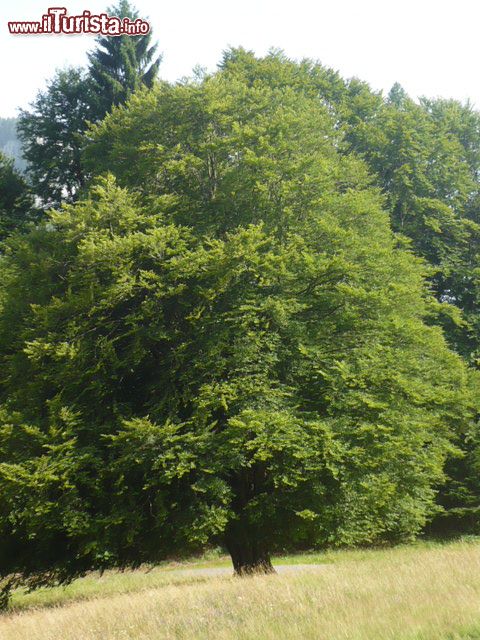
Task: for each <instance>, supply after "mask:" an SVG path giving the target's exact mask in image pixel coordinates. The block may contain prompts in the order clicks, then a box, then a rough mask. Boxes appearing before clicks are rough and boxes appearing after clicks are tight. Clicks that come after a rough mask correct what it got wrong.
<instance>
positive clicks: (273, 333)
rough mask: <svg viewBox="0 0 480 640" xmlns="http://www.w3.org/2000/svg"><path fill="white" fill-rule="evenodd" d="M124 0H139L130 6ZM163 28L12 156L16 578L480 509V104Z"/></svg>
mask: <svg viewBox="0 0 480 640" xmlns="http://www.w3.org/2000/svg"><path fill="white" fill-rule="evenodd" d="M120 9H121V10H122V11H123V12H127V11H130V12H131V11H133V9H131V7H129V5H128V4H127V3H126V2H122V3H121V5H120ZM150 38H151V34H149V35H148V36H146V37H141V38H138V39H133V38H130V39H129V38H127V37H122V38H112V39H103V41H101V42H99V43H98V48H97V49H96V50H95V51H94V52H93V53H92V54H91V56H90V66H89V67H88V68H87V69H70V70H65V71H62V72H59V73H58V74H57V76H56V77H55V78H54V79H53V80H52V82H51V83H50V85H49V87H48V88H47V89H46V91H44V92H42V93H41V94H40V95H39V97H38V99H37V101H36V102H35V103H34V105H33V106H32V108H31V109H30V110H25V111H23V112H22V114H21V116H20V121H19V131H20V135H21V138H22V140H23V145H24V149H25V157H26V159H27V160H28V162H29V171H28V173H27V176H26V178H23V177H21V176H19V175H18V174H17V173H16V171H15V169H14V168H13V166H12V164H11V163H10V162H9V161H6V160H5V159H4V160H2V162H1V164H0V221H1V234H2V249H1V257H0V269H1V271H2V275H1V278H0V280H1V285H0V288H1V293H0V376H1V389H0V402H1V407H0V417H1V421H0V425H1V426H0V492H1V497H2V499H1V504H0V540H1V544H0V574H1V576H3V586H4V591H3V593H4V600H5V601H6V599H7V597H8V593H9V591H10V590H11V589H12V588H13V587H14V586H15V585H17V584H27V585H28V586H30V587H35V586H38V585H41V584H53V583H55V582H65V581H68V580H70V579H71V578H72V577H75V576H77V575H81V574H82V573H84V572H85V571H87V570H89V569H92V568H100V569H105V568H108V567H126V566H138V565H140V564H142V563H145V562H155V561H158V560H160V559H163V558H165V557H169V556H173V555H180V554H186V553H192V552H195V551H198V550H201V549H202V548H204V547H205V546H206V545H208V544H221V545H223V546H224V547H225V548H226V549H227V550H228V552H229V553H230V555H231V557H232V560H233V564H234V567H235V569H236V571H237V572H238V573H244V572H249V571H252V570H258V569H261V570H263V571H269V570H271V564H270V554H271V553H272V552H274V551H278V550H285V549H296V548H297V549H298V548H310V547H320V546H325V545H358V544H373V543H376V544H377V543H384V542H390V543H391V542H397V541H402V540H409V539H412V538H413V537H414V536H416V535H418V534H420V533H421V532H422V531H429V532H436V533H439V534H442V535H445V534H447V533H448V534H452V533H455V534H460V533H478V532H479V528H480V521H479V507H480V482H479V474H478V471H479V464H480V457H479V455H480V441H479V438H480V436H479V433H478V411H479V405H480V388H479V374H478V367H479V358H480V307H479V302H480V300H479V294H480V266H479V248H480V244H479V242H480V234H479V232H480V210H479V204H480V198H479V196H480V193H479V187H480V183H479V171H480V115H479V113H478V112H477V111H475V110H474V109H473V108H472V107H471V106H470V105H469V104H462V103H459V102H457V101H454V100H442V99H421V100H419V101H414V100H412V99H410V98H409V97H408V95H407V94H406V93H405V92H404V91H403V89H402V88H401V87H400V86H398V85H395V86H394V87H393V88H392V90H391V91H390V93H389V94H388V95H387V96H383V95H382V94H381V93H378V92H375V91H372V89H371V88H370V87H369V86H368V85H367V84H366V83H364V82H361V81H359V80H357V79H351V80H344V79H343V78H341V77H340V75H339V74H338V73H336V72H334V71H332V70H330V69H328V68H325V67H323V66H322V65H321V64H319V63H316V62H312V61H308V60H305V61H301V62H294V61H292V60H289V59H288V58H287V57H286V56H285V55H284V54H283V53H281V52H278V51H272V52H271V53H270V54H268V55H267V56H265V57H262V58H258V57H256V56H255V55H254V54H252V53H250V52H248V51H245V50H243V49H231V50H229V51H227V52H226V53H225V54H224V56H223V58H222V60H221V61H220V64H219V66H218V69H217V71H215V72H214V73H206V72H201V71H199V72H198V73H196V74H195V75H194V76H193V77H192V78H190V79H185V80H182V81H179V82H176V83H167V82H164V81H161V80H159V79H155V77H156V75H157V69H158V65H159V63H160V59H159V58H158V57H157V58H155V55H156V54H155V50H154V47H152V44H151V40H150Z"/></svg>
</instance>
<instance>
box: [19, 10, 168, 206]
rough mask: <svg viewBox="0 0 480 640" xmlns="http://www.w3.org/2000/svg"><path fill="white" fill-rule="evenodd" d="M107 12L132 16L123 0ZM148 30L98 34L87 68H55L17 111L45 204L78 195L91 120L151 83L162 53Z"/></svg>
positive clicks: (25, 150) (34, 178)
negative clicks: (43, 87)
mask: <svg viewBox="0 0 480 640" xmlns="http://www.w3.org/2000/svg"><path fill="white" fill-rule="evenodd" d="M107 11H109V12H110V13H109V15H116V16H119V17H122V18H124V17H129V18H132V19H135V18H136V17H138V13H137V12H136V11H135V10H134V9H133V7H131V5H130V4H129V2H128V1H127V0H121V1H120V3H119V4H118V5H117V6H112V7H110V8H109V9H108V10H107ZM151 39H152V34H151V33H148V34H147V35H144V36H119V37H115V38H105V37H99V38H98V39H97V47H96V48H95V49H94V50H93V51H92V52H91V53H90V56H89V59H90V65H89V68H88V69H81V68H77V69H75V68H70V69H63V70H61V71H58V72H57V73H56V75H55V76H54V78H53V79H52V80H51V81H50V83H49V85H48V87H47V89H46V90H45V91H42V92H40V93H39V94H38V96H37V97H36V99H35V101H34V102H33V103H32V105H31V109H30V110H26V109H24V110H21V112H20V116H19V119H18V124H17V128H18V132H19V135H20V139H21V142H22V146H23V155H24V157H25V159H26V160H27V162H28V175H29V177H30V179H31V182H32V187H33V190H34V192H35V194H36V195H37V196H38V197H39V198H40V199H41V201H42V203H43V205H44V207H46V208H48V207H51V206H58V205H59V204H60V203H61V202H72V201H74V200H75V199H77V198H78V196H79V194H80V192H81V190H82V188H83V187H84V185H85V183H86V180H87V178H88V176H87V174H86V172H85V168H84V167H83V163H82V148H83V146H84V145H85V133H86V130H87V128H88V125H89V123H90V122H96V121H98V120H101V119H102V118H103V117H104V115H105V114H106V113H108V112H109V111H110V109H111V108H112V106H113V105H118V104H123V103H124V102H125V101H126V99H127V98H128V96H129V95H130V94H131V93H132V92H133V91H135V90H136V89H138V88H139V87H141V86H148V87H151V86H152V84H153V82H154V80H155V79H156V76H157V73H158V67H159V64H160V61H161V56H158V57H157V58H154V54H155V50H156V48H157V45H151Z"/></svg>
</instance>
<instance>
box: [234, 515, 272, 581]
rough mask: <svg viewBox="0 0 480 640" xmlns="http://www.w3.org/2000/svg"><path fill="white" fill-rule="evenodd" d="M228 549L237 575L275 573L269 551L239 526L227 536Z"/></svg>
mask: <svg viewBox="0 0 480 640" xmlns="http://www.w3.org/2000/svg"><path fill="white" fill-rule="evenodd" d="M225 543H226V547H227V550H228V553H229V554H230V557H231V558H232V563H233V568H234V571H235V575H237V576H246V575H252V574H262V573H263V574H267V573H275V569H274V568H273V566H272V562H271V560H270V554H269V552H268V550H267V549H266V548H265V547H264V546H263V545H262V544H261V543H260V542H258V541H257V540H256V539H255V536H249V535H248V532H247V531H246V530H244V529H243V530H242V529H241V528H240V527H239V526H236V527H232V528H231V529H230V531H229V532H228V533H227V536H226V540H225Z"/></svg>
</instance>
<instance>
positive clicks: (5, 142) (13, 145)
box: [0, 118, 27, 171]
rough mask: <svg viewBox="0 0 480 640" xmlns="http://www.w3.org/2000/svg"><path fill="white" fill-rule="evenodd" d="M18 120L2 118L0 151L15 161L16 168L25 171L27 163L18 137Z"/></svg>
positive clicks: (0, 122) (0, 119) (0, 124)
mask: <svg viewBox="0 0 480 640" xmlns="http://www.w3.org/2000/svg"><path fill="white" fill-rule="evenodd" d="M16 126H17V119H16V118H0V151H1V152H2V153H4V154H5V155H7V156H9V157H10V158H13V159H14V160H15V166H16V167H17V168H18V169H20V170H21V171H24V170H25V168H26V166H27V165H26V162H25V160H24V159H23V158H22V147H21V144H20V141H19V139H18V137H17V130H16Z"/></svg>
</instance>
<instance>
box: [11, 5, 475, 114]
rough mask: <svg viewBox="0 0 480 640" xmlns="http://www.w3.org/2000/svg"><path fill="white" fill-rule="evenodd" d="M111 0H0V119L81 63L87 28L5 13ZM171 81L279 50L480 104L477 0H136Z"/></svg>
mask: <svg viewBox="0 0 480 640" xmlns="http://www.w3.org/2000/svg"><path fill="white" fill-rule="evenodd" d="M109 4H111V2H109V0H106V2H105V1H103V0H83V1H79V0H74V1H70V0H62V1H61V2H60V0H59V1H58V2H52V0H46V1H45V3H42V0H40V1H39V0H14V1H13V2H8V1H6V0H3V1H2V3H1V7H0V60H1V73H2V92H1V95H0V116H13V115H15V113H16V110H17V108H18V107H25V106H26V105H27V104H28V102H30V101H31V100H32V99H33V98H34V96H35V94H36V92H37V91H38V90H39V89H41V88H42V87H43V86H44V85H45V81H46V79H48V78H49V77H51V76H52V74H53V73H54V71H55V69H56V68H60V67H63V66H65V65H69V64H70V65H78V64H84V63H85V62H86V52H87V51H88V50H90V49H92V47H93V46H94V36H89V35H71V36H58V35H38V36H14V35H10V34H9V32H8V27H7V22H8V21H9V20H36V19H40V17H41V15H42V13H45V12H46V9H47V8H48V7H49V6H65V7H66V8H67V10H68V14H69V15H74V14H81V13H82V11H83V10H84V9H89V10H90V11H91V12H92V13H100V12H102V11H104V10H105V8H106V6H107V5H109ZM134 4H135V6H136V7H137V8H138V9H139V11H140V15H141V16H142V17H144V16H145V17H148V18H149V21H150V24H151V28H152V31H153V35H154V37H155V39H156V40H158V42H159V47H160V50H161V51H162V52H163V55H164V59H163V63H162V65H161V76H162V77H163V78H166V79H168V80H175V79H177V78H180V77H182V76H185V75H189V74H190V72H191V70H192V68H193V67H194V66H195V65H201V66H203V67H207V69H214V68H215V66H216V64H217V62H218V61H219V59H220V56H221V54H222V51H223V50H224V49H225V48H227V47H228V46H239V45H241V46H243V47H245V48H247V49H252V50H254V51H255V52H256V53H258V54H264V53H266V52H267V51H268V49H269V48H271V47H277V48H281V49H283V50H284V51H285V53H286V54H287V55H288V56H290V57H292V58H303V57H309V58H313V59H316V60H320V61H321V62H322V63H323V64H325V65H327V66H330V67H333V68H334V69H336V70H338V71H339V72H340V73H341V74H342V76H344V77H351V76H358V77H359V78H361V79H362V80H366V81H367V82H369V83H370V85H371V86H372V87H373V88H374V89H383V90H385V91H388V90H389V89H390V87H391V86H392V84H393V83H394V82H396V81H398V82H400V84H402V85H403V87H404V88H405V89H406V90H407V91H408V92H409V93H410V94H411V95H412V96H414V97H415V96H419V95H427V96H432V97H433V96H443V97H454V98H457V99H460V100H466V99H470V100H471V101H472V102H473V103H474V104H475V105H476V106H477V107H479V108H480V83H479V71H478V66H479V60H480V39H479V35H478V34H479V30H480V2H479V1H478V0H456V2H453V1H452V0H336V1H333V0H329V1H327V0H294V1H293V0H288V1H287V0H238V1H237V2H232V1H230V0H136V1H135V2H134Z"/></svg>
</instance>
